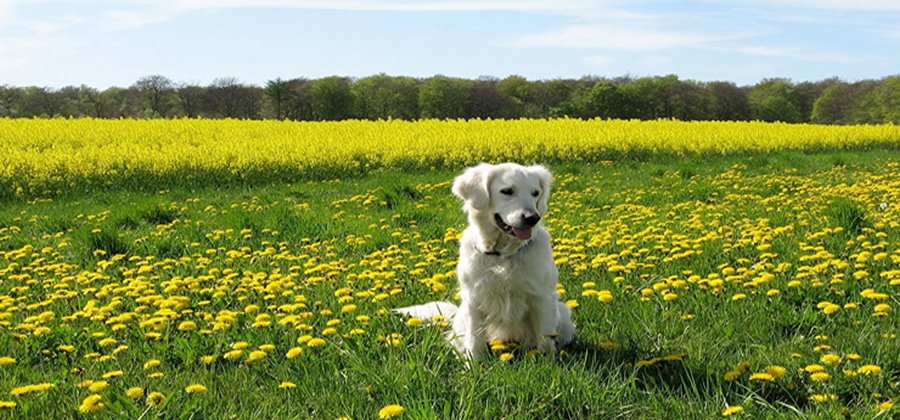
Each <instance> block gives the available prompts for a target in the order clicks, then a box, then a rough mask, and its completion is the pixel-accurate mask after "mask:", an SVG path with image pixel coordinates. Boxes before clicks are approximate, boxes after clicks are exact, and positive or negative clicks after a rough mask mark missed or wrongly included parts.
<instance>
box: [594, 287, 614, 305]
mask: <svg viewBox="0 0 900 420" xmlns="http://www.w3.org/2000/svg"><path fill="white" fill-rule="evenodd" d="M597 300H599V301H601V302H603V303H610V302H612V301H613V294H612V292H610V291H609V290H601V291H599V292H597Z"/></svg>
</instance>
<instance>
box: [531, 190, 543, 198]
mask: <svg viewBox="0 0 900 420" xmlns="http://www.w3.org/2000/svg"><path fill="white" fill-rule="evenodd" d="M539 195H541V192H540V191H532V192H531V196H532V197H535V198H537V196H539Z"/></svg>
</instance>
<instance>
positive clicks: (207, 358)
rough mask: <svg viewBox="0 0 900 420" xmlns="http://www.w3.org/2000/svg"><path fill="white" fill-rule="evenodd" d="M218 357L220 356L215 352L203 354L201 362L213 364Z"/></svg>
mask: <svg viewBox="0 0 900 420" xmlns="http://www.w3.org/2000/svg"><path fill="white" fill-rule="evenodd" d="M217 358H218V356H216V355H215V354H210V355H206V356H201V357H200V363H203V364H204V365H211V364H213V363H214V362H215V361H216V359H217Z"/></svg>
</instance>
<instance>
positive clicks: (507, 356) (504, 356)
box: [500, 352, 514, 362]
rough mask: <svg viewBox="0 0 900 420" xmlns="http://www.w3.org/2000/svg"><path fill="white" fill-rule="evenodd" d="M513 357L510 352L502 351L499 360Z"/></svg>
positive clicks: (508, 359) (507, 359)
mask: <svg viewBox="0 0 900 420" xmlns="http://www.w3.org/2000/svg"><path fill="white" fill-rule="evenodd" d="M513 357H514V356H513V354H512V353H509V352H506V353H503V354H501V355H500V360H501V361H504V362H507V361H510V360H512V359H513Z"/></svg>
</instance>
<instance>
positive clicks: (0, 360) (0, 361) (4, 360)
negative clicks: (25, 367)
mask: <svg viewBox="0 0 900 420" xmlns="http://www.w3.org/2000/svg"><path fill="white" fill-rule="evenodd" d="M14 363H16V359H14V358H12V357H9V356H3V357H0V366H6V365H11V364H14Z"/></svg>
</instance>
